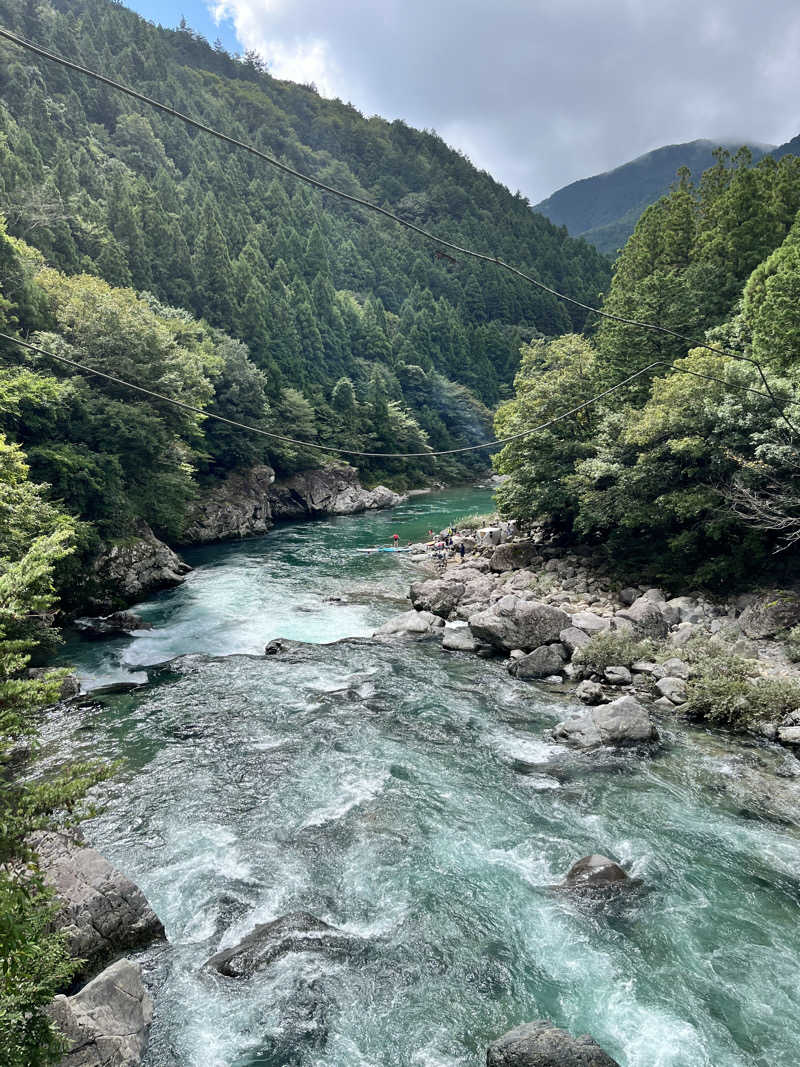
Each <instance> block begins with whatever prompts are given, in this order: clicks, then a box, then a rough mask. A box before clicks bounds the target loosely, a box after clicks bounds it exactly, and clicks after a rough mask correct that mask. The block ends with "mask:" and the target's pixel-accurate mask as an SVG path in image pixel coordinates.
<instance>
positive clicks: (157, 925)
mask: <svg viewBox="0 0 800 1067" xmlns="http://www.w3.org/2000/svg"><path fill="white" fill-rule="evenodd" d="M31 846H32V847H33V849H34V850H35V851H36V853H37V854H38V857H39V869H40V870H41V872H42V875H43V877H44V880H45V882H46V884H47V885H48V886H50V888H51V889H53V890H54V891H55V894H56V896H57V898H58V902H59V910H58V914H57V916H56V925H57V926H58V928H59V929H60V930H63V931H64V933H65V934H66V936H67V940H68V942H69V947H70V952H71V953H72V955H73V956H77V957H79V958H81V959H84V960H85V961H86V963H85V964H84V966H83V968H82V970H81V972H80V974H79V975H77V976H76V980H80V979H85V978H87V977H90V976H91V975H93V974H96V973H97V972H98V971H99V970H100V968H101V967H103V966H104V965H105V964H106V963H108V961H109V960H113V959H114V958H115V957H117V956H120V955H121V954H122V953H124V952H129V951H131V950H132V949H136V948H142V947H143V946H145V945H148V944H150V942H151V941H156V940H161V939H163V938H164V937H165V936H166V935H165V933H164V927H163V925H162V924H161V920H160V919H159V918H158V916H157V915H156V914H155V912H154V911H153V909H152V908H151V907H150V905H149V904H148V902H147V899H146V897H145V895H144V893H142V891H141V889H139V887H138V886H137V885H135V884H134V883H133V882H132V881H131V880H130V878H128V877H127V876H126V875H124V874H123V873H122V872H121V871H118V870H117V869H116V868H115V867H112V865H111V864H110V863H109V862H108V860H106V859H104V858H103V856H101V855H100V853H99V852H95V850H94V849H93V848H86V847H84V846H82V845H81V844H80V843H79V842H78V841H77V840H75V839H74V838H72V837H68V836H67V835H66V834H60V833H51V832H46V833H39V834H35V835H33V837H32V838H31Z"/></svg>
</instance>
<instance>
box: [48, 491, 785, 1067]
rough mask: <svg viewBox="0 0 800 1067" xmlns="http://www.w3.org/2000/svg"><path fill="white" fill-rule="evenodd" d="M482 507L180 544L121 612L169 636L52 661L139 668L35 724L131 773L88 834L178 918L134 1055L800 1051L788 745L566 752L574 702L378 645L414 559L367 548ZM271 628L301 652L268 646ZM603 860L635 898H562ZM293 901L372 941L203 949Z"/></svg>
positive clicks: (391, 1057)
mask: <svg viewBox="0 0 800 1067" xmlns="http://www.w3.org/2000/svg"><path fill="white" fill-rule="evenodd" d="M489 506H490V498H489V495H488V494H487V493H480V492H478V491H461V492H456V491H453V492H449V493H442V494H438V495H432V496H425V497H417V498H415V499H414V500H413V501H412V502H411V503H409V504H408V505H406V506H404V507H402V508H400V509H397V510H395V511H393V512H384V513H378V514H372V515H368V516H354V517H348V518H339V519H334V520H330V521H320V522H313V523H306V524H298V525H287V526H283V527H280V528H276V529H275V530H273V531H272V532H271V533H270V534H269V535H268V536H267V537H264V538H258V539H253V540H248V541H243V542H238V543H235V544H227V545H222V546H215V547H213V548H207V549H202V550H195V551H192V552H189V553H187V558H188V560H189V562H190V563H192V565H193V566H194V567H195V570H194V571H193V572H192V574H191V575H190V577H189V579H188V581H187V582H186V583H185V585H183V586H182V587H181V588H179V589H176V590H173V591H169V592H166V593H164V594H163V595H160V596H158V597H155V598H154V599H153V600H151V601H149V602H148V603H146V604H142V605H139V606H138V607H137V608H136V610H137V611H139V612H140V613H141V614H142V615H143V616H145V617H146V618H147V619H149V620H150V621H151V622H153V623H154V625H155V629H154V630H153V631H150V632H146V633H145V632H142V633H140V634H139V635H136V636H133V637H130V638H125V639H121V640H118V641H114V642H111V643H103V644H89V643H78V642H76V643H74V644H70V645H69V646H67V648H66V649H65V651H64V657H65V658H66V659H67V660H69V661H71V662H72V663H74V664H76V666H77V667H78V669H79V671H80V673H81V674H82V676H83V679H84V684H85V685H87V686H89V687H93V686H94V687H97V686H102V685H104V684H107V683H110V682H114V681H121V680H127V681H141V682H143V683H146V684H143V685H142V686H141V687H139V688H137V689H135V690H133V691H131V692H124V693H120V692H113V693H102V692H101V693H98V694H95V695H94V696H93V697H92V698H91V699H87V700H85V701H84V702H83V703H82V704H80V705H79V706H77V707H75V706H73V707H71V708H69V709H67V710H64V709H62V710H60V711H58V712H56V713H55V714H54V716H53V718H52V720H51V722H50V724H49V737H50V742H51V751H52V753H53V758H56V756H55V754H56V753H58V754H59V756H63V753H64V751H65V749H66V750H68V751H70V752H72V753H74V754H75V755H76V756H88V755H93V756H101V757H108V758H115V759H120V760H121V761H122V762H121V768H120V771H119V773H118V774H117V776H116V777H115V778H114V779H113V780H112V781H110V782H108V783H105V784H104V785H103V786H102V787H101V788H100V790H99V795H100V798H101V799H102V801H103V802H104V803H105V809H104V811H103V813H102V814H101V815H99V816H98V817H97V818H95V819H94V820H92V821H91V822H90V823H88V824H87V826H86V833H87V837H88V838H89V840H90V842H91V843H92V844H94V845H95V846H96V847H98V848H99V849H100V850H101V851H102V852H103V853H104V854H105V855H107V856H108V858H109V859H111V860H112V862H114V863H115V864H117V865H118V866H119V867H121V868H122V869H123V870H124V871H126V872H127V873H128V874H130V876H131V877H132V878H133V879H134V880H135V881H136V882H138V884H139V885H140V886H141V887H142V889H143V890H144V891H145V893H146V894H147V896H148V897H149V899H150V901H151V903H152V904H153V906H154V908H155V910H156V911H157V912H158V914H159V915H160V917H161V919H162V920H163V922H164V924H165V926H166V929H167V933H168V937H169V943H168V945H167V946H166V947H165V946H155V947H154V948H152V949H150V950H148V951H147V952H145V953H144V954H143V955H142V957H141V958H142V962H143V964H144V967H145V973H146V976H147V981H148V982H149V983H150V984H151V986H152V988H153V992H154V995H155V998H156V1016H155V1022H154V1026H153V1031H152V1035H151V1042H150V1048H149V1051H148V1053H147V1059H146V1064H147V1065H148V1067H288V1065H297V1067H383V1065H387V1067H389V1065H391V1067H479V1065H481V1064H483V1063H484V1062H485V1049H486V1046H487V1044H488V1043H489V1042H490V1041H491V1040H492V1039H493V1038H494V1037H496V1036H499V1035H500V1034H501V1033H503V1032H504V1031H505V1030H507V1029H509V1028H510V1027H512V1026H515V1025H517V1024H519V1023H521V1022H524V1021H527V1020H531V1019H535V1018H540V1017H543V1016H547V1017H549V1018H551V1019H553V1020H554V1021H555V1022H556V1023H557V1024H558V1025H561V1026H564V1027H566V1028H567V1029H569V1030H570V1031H572V1032H574V1033H584V1032H591V1033H592V1034H594V1036H595V1037H596V1038H597V1040H598V1041H599V1042H600V1043H601V1044H602V1045H603V1046H604V1047H605V1048H606V1049H607V1051H608V1052H609V1053H610V1054H611V1055H612V1056H614V1057H615V1058H616V1059H617V1060H618V1061H619V1063H620V1064H621V1065H622V1067H796V1065H797V1064H798V1063H800V980H798V979H799V975H800V966H799V965H800V923H799V922H798V903H800V812H798V806H795V807H794V808H792V803H793V802H794V801H795V800H796V799H797V798H798V796H800V778H797V777H793V776H794V775H796V773H797V771H798V770H800V764H798V762H797V761H796V760H794V759H793V758H792V757H791V756H789V755H788V754H787V753H786V752H784V751H782V750H779V749H776V748H775V747H774V746H769V745H766V744H765V745H755V744H751V745H748V744H743V743H737V742H735V741H731V740H729V739H726V738H723V737H720V736H716V735H714V734H711V733H706V732H702V731H697V730H689V729H687V728H685V727H682V726H681V725H679V724H678V723H676V722H675V721H671V722H664V723H663V724H662V730H663V737H664V744H663V746H662V748H661V750H660V751H659V752H658V753H657V754H656V755H654V756H647V757H645V756H642V755H636V754H634V753H627V754H613V753H610V752H605V753H599V754H598V753H596V754H593V755H580V754H576V753H574V752H572V751H570V750H568V749H565V748H564V747H562V746H557V745H554V744H552V743H549V742H548V741H547V740H546V739H545V731H546V730H547V728H548V727H549V726H551V725H552V724H553V723H554V722H556V721H558V719H559V718H560V717H563V715H564V713H565V712H566V711H567V710H568V708H569V706H570V700H571V698H570V697H569V696H567V695H564V694H562V693H559V692H556V691H553V690H549V689H548V688H547V687H545V686H537V685H532V684H529V683H524V682H518V681H516V680H514V679H512V678H510V677H509V675H508V674H507V673H506V671H505V670H504V666H503V664H502V662H492V661H485V660H481V659H478V658H475V657H471V656H465V655H461V654H448V653H445V652H443V651H442V650H441V648H440V647H439V646H438V645H437V644H436V643H409V644H404V643H394V644H390V645H389V644H378V643H373V642H371V641H369V640H364V638H365V637H366V635H368V634H369V633H371V631H372V630H373V629H374V628H375V627H376V626H377V625H379V624H380V623H381V622H382V621H383V620H384V619H386V618H387V617H388V616H389V615H391V614H392V613H394V612H396V611H399V610H405V609H406V608H407V603H405V602H404V600H403V598H404V596H405V592H406V590H407V587H408V584H409V581H410V580H412V579H413V577H414V575H415V573H416V572H415V571H414V568H413V566H412V565H411V564H409V563H408V562H407V561H406V560H404V559H402V558H399V557H392V556H388V555H379V556H375V555H367V556H365V555H361V554H358V553H357V552H356V551H355V549H356V548H357V547H363V546H368V545H370V544H374V543H388V541H389V538H390V537H391V534H392V533H393V532H394V531H395V530H396V531H397V532H398V533H399V534H400V537H401V538H402V539H403V540H404V541H405V540H406V539H411V538H417V537H419V536H421V535H423V534H424V533H425V531H426V530H427V528H428V526H429V525H431V526H434V527H440V526H442V525H444V524H446V523H447V522H448V521H450V520H451V519H454V518H456V517H457V516H458V515H459V514H462V513H464V512H467V511H472V510H484V511H485V510H487V509H488V508H489ZM334 598H336V599H334ZM274 637H287V638H293V639H298V640H301V641H304V642H308V643H307V644H305V645H303V646H301V647H298V648H297V649H296V650H294V651H292V652H291V653H290V654H289V655H285V656H277V657H270V658H264V657H263V656H262V655H261V652H262V650H263V646H264V644H265V642H266V641H268V640H270V639H271V638H274ZM341 638H359V640H352V641H340V640H339V639H341ZM332 642H337V643H332ZM174 657H182V658H180V659H177V660H174V662H172V663H171V664H169V665H166V666H164V665H163V664H164V663H165V661H168V660H173V659H174ZM158 664H162V666H155V665H158ZM775 791H777V792H778V793H779V795H780V797H781V798H782V805H781V804H778V805H777V806H776V804H775V803H772V801H771V800H770V798H771V797H772V795H773V793H774V792H775ZM595 851H600V852H604V853H607V854H608V855H611V856H612V857H614V858H616V859H617V860H619V861H620V862H622V863H624V864H625V865H626V866H627V867H628V868H629V870H630V871H631V872H632V873H634V874H635V875H637V876H639V877H640V878H641V879H643V887H642V888H641V889H639V890H635V891H632V892H631V893H629V894H627V895H622V896H617V897H616V898H615V899H614V900H613V901H598V902H594V903H591V902H587V901H585V900H580V899H575V898H574V897H570V896H568V895H565V894H564V893H561V892H555V891H554V890H553V888H552V886H553V884H554V883H555V882H557V881H559V880H560V878H561V877H563V874H564V872H565V871H566V870H567V869H568V868H569V866H570V865H571V864H572V863H573V862H574V861H575V860H576V859H578V858H579V857H580V856H582V855H585V854H586V853H590V852H595ZM295 910H306V911H310V912H312V913H313V914H315V915H317V916H319V917H320V918H322V919H324V920H325V921H327V922H329V923H332V924H333V925H335V926H337V927H339V928H341V929H344V930H346V931H348V932H350V933H353V934H355V935H358V936H359V937H361V938H362V939H363V942H364V951H363V952H361V953H358V954H356V955H355V956H353V957H352V958H347V959H336V960H329V959H326V958H325V957H324V956H320V955H316V954H315V955H304V954H292V955H288V956H285V957H284V958H283V959H282V960H280V961H278V962H277V963H275V964H273V965H272V966H271V967H270V968H268V969H267V970H266V971H264V972H263V973H260V974H258V975H256V976H255V977H253V978H252V979H245V980H236V979H229V978H223V977H221V976H220V975H218V974H216V973H213V972H211V973H210V972H209V971H207V970H204V969H203V963H204V962H205V961H206V960H207V959H208V957H209V956H211V955H212V954H213V953H215V952H216V951H217V950H218V949H220V948H221V947H225V946H228V945H232V944H234V943H236V941H237V940H239V939H240V938H241V937H242V936H243V935H244V934H246V933H247V932H248V931H249V930H250V929H251V928H252V927H253V925H254V924H255V923H258V922H267V921H270V920H272V919H275V918H277V917H279V916H280V915H283V914H285V913H287V912H290V911H295Z"/></svg>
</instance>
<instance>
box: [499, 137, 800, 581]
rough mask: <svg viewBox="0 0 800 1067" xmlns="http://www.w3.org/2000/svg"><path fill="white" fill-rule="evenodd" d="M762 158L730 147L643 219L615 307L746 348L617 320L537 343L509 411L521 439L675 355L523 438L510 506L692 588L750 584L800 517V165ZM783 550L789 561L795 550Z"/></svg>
mask: <svg viewBox="0 0 800 1067" xmlns="http://www.w3.org/2000/svg"><path fill="white" fill-rule="evenodd" d="M750 163H751V161H750V159H749V156H748V154H747V153H741V154H739V155H737V156H736V157H735V158H733V159H732V158H731V157H730V156H728V155H727V154H726V153H724V152H723V153H720V154H719V155H718V159H717V162H716V164H715V166H714V167H713V168H711V169H710V170H709V171H707V172H706V173H705V174H704V175H703V177H702V179H701V181H700V182H699V184H698V185H697V186H696V187H695V186H693V185H692V183H691V182H690V181H689V177H688V175H687V174H686V173H683V174H682V175H681V177H680V180H679V181H678V182H677V183H676V185H675V186H674V187H673V189H672V191H671V192H670V194H669V196H667V197H665V198H663V199H662V200H660V201H659V202H658V203H657V204H654V205H653V206H652V207H650V208H648V210H647V211H646V212H645V213H644V215H643V216H642V218H641V219H640V221H639V224H638V225H637V227H636V231H635V233H634V234H633V236H632V237H631V239H630V241H629V242H628V244H627V245H626V247H625V249H624V251H623V252H622V254H621V256H620V258H619V260H618V262H617V265H616V267H615V271H614V278H613V282H612V285H611V288H610V291H609V294H608V297H607V299H606V301H605V308H606V309H607V310H609V311H611V312H613V313H614V314H616V315H620V316H624V317H627V318H635V319H638V320H643V321H647V322H656V323H660V324H661V325H663V326H666V327H668V328H670V329H673V330H675V331H677V332H680V333H683V334H687V335H688V336H690V337H696V338H698V339H703V338H704V337H705V338H707V339H708V340H709V341H710V342H712V343H717V344H721V345H723V346H725V347H726V348H729V349H732V350H734V351H736V352H741V353H742V354H743V355H745V356H746V357H747V358H746V359H745V360H737V359H734V358H730V357H728V356H724V355H717V354H715V353H713V352H709V351H708V350H706V349H703V348H699V347H692V346H691V345H688V344H686V343H684V342H682V341H680V340H678V339H677V338H675V337H671V336H668V335H665V334H659V333H651V332H646V331H643V330H640V329H637V328H635V327H630V326H626V325H623V324H621V323H619V322H614V321H610V320H603V321H602V322H601V324H600V325H599V327H598V329H597V331H596V335H595V336H594V337H593V339H592V340H591V341H590V340H588V339H587V338H585V337H579V336H572V337H561V338H558V339H556V340H551V341H546V340H534V341H533V342H532V343H531V344H529V345H527V346H525V348H524V349H523V359H522V363H521V366H520V370H519V373H518V375H517V380H516V393H517V395H516V398H515V399H514V400H513V401H511V402H509V403H508V404H506V405H504V406H503V407H502V408H501V409H500V411H499V413H498V416H497V420H496V430H497V432H498V434H507V433H513V432H515V431H518V430H520V429H523V428H525V427H527V426H531V425H535V424H536V423H537V422H541V421H544V420H546V419H547V418H548V417H552V416H553V415H556V414H558V413H559V412H561V411H563V410H564V409H565V408H569V407H572V406H574V405H578V404H580V403H581V402H582V401H583V400H585V399H587V398H588V397H590V396H592V395H594V394H596V393H599V392H600V391H601V390H603V389H605V388H608V387H609V386H611V385H613V384H615V383H616V382H619V381H621V380H622V379H623V378H625V377H626V376H628V375H630V374H632V373H634V372H635V371H637V370H638V369H640V368H642V367H645V366H647V365H648V364H650V363H652V362H658V363H660V366H657V367H656V368H655V369H654V370H653V371H652V372H650V373H648V374H647V375H644V376H642V377H640V378H638V379H636V380H635V381H634V382H632V383H630V385H628V386H626V387H625V388H624V389H623V390H620V391H617V392H614V393H613V394H611V395H610V396H609V397H607V398H606V399H605V400H604V401H602V402H601V403H599V404H596V405H593V406H591V407H590V408H587V409H584V410H582V411H580V412H578V413H577V414H575V415H574V416H571V417H570V418H568V419H565V420H563V421H560V422H558V423H556V424H554V425H553V426H551V427H549V428H548V429H546V430H543V431H542V432H540V433H538V434H535V435H533V436H531V437H530V438H526V439H524V440H522V441H519V442H515V443H514V444H512V445H509V446H507V447H506V449H504V451H503V452H502V454H501V455H500V456H499V457H498V460H497V463H498V469H499V470H501V471H503V472H505V473H509V474H510V475H511V479H510V480H509V482H508V483H507V484H506V485H504V486H503V488H502V490H501V493H500V500H501V506H502V508H503V510H504V511H505V513H507V514H510V515H511V514H513V515H518V516H522V517H523V518H526V519H528V520H532V521H542V522H545V523H546V524H548V525H549V526H550V528H551V529H553V530H554V531H556V532H558V533H559V534H561V535H562V536H565V537H568V538H580V539H583V540H588V541H590V542H593V543H601V544H604V545H605V546H606V548H607V550H608V552H609V555H610V558H611V562H612V563H613V564H616V566H617V567H618V568H619V569H620V570H624V571H627V572H629V573H634V574H636V573H639V574H642V573H645V574H649V575H650V576H652V577H653V578H654V579H657V580H664V581H666V582H668V583H669V582H672V583H674V584H675V585H680V586H681V587H685V586H686V584H687V583H689V582H695V583H699V584H703V585H708V586H712V587H713V586H716V585H720V584H723V583H730V582H731V581H737V580H739V581H741V580H752V579H753V577H754V575H755V574H756V573H757V571H758V568H759V567H760V566H761V565H763V564H766V563H767V562H770V561H774V557H773V556H772V553H773V551H774V549H775V548H776V547H782V546H785V545H786V544H790V543H794V542H793V536H794V532H795V531H796V530H797V528H798V521H800V519H799V518H798V517H799V516H800V481H799V480H798V473H799V472H800V462H798V461H799V460H800V453H798V444H799V442H798V431H797V430H795V429H791V428H790V426H789V425H788V424H787V422H786V420H785V418H784V417H783V413H784V410H785V411H786V413H787V414H788V415H789V419H790V421H791V422H792V423H793V424H794V417H793V413H795V412H796V411H797V409H796V407H794V406H793V404H792V398H793V397H794V395H795V390H796V388H797V386H798V384H800V360H799V355H800V299H798V298H799V297H800V219H798V211H799V210H800V159H798V158H797V157H794V156H784V157H783V158H782V159H781V160H780V161H779V162H776V161H775V160H773V159H764V160H762V161H761V162H760V163H759V164H758V165H757V166H755V167H753V166H751V165H750ZM753 359H755V360H757V361H758V362H759V363H760V364H761V365H762V366H763V368H764V372H765V374H766V376H767V378H768V381H769V383H770V388H771V390H772V393H773V396H774V400H773V398H772V397H770V396H769V395H768V394H767V393H766V391H765V386H764V384H763V381H762V380H761V377H760V375H759V373H758V368H757V367H756V366H755V365H754V363H753V362H752V360H753ZM780 559H781V562H783V563H785V564H786V565H791V562H792V556H791V553H786V554H785V555H784V556H782V557H780Z"/></svg>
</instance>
